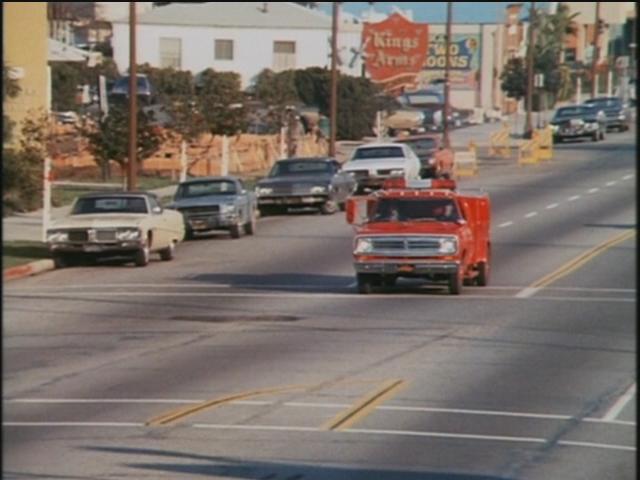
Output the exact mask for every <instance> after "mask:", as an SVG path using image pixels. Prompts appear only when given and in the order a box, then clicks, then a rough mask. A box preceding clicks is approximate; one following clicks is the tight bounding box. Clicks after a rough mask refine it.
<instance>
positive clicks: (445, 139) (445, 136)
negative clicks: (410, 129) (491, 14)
mask: <svg viewBox="0 0 640 480" xmlns="http://www.w3.org/2000/svg"><path fill="white" fill-rule="evenodd" d="M451 3H452V2H447V29H446V33H445V40H444V42H445V43H444V46H445V64H444V112H443V113H444V115H443V116H442V121H443V126H442V143H443V144H444V148H451V141H450V139H449V115H450V112H451V99H450V94H451V79H450V71H451V66H450V63H451Z"/></svg>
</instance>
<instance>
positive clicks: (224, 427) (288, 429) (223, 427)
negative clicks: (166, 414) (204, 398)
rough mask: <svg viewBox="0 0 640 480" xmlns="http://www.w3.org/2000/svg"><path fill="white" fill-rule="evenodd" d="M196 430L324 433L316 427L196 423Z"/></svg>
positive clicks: (194, 425)
mask: <svg viewBox="0 0 640 480" xmlns="http://www.w3.org/2000/svg"><path fill="white" fill-rule="evenodd" d="M192 427H194V428H211V429H218V430H267V431H276V432H323V431H325V430H321V429H320V428H314V427H279V426H275V425H215V424H208V423H194V424H193V425H192Z"/></svg>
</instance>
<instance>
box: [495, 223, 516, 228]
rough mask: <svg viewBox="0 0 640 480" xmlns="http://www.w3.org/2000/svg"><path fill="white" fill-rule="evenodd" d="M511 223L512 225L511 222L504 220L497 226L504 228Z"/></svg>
mask: <svg viewBox="0 0 640 480" xmlns="http://www.w3.org/2000/svg"><path fill="white" fill-rule="evenodd" d="M511 225H513V222H504V223H501V224H500V225H498V228H506V227H510V226H511Z"/></svg>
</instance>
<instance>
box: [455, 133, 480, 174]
mask: <svg viewBox="0 0 640 480" xmlns="http://www.w3.org/2000/svg"><path fill="white" fill-rule="evenodd" d="M477 173H478V147H477V146H476V144H475V142H473V141H471V142H469V150H468V151H459V152H455V154H454V160H453V174H454V175H455V176H456V177H465V176H470V175H476V174H477Z"/></svg>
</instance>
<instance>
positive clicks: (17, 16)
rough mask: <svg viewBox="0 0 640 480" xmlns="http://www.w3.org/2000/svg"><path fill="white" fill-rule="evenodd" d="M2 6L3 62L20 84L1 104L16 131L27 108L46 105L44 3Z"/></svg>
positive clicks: (33, 109) (28, 109) (45, 18)
mask: <svg viewBox="0 0 640 480" xmlns="http://www.w3.org/2000/svg"><path fill="white" fill-rule="evenodd" d="M2 10H3V28H2V35H3V42H2V48H3V62H4V64H5V65H6V66H8V67H12V68H13V77H14V78H16V79H17V80H18V83H19V85H20V88H21V93H20V95H19V96H18V97H17V98H14V99H9V100H7V102H6V103H5V104H4V105H3V107H4V112H5V114H7V115H8V116H9V117H10V118H11V120H13V121H14V122H16V130H15V133H16V134H17V133H18V132H19V130H20V123H21V122H22V121H23V120H24V119H25V117H27V116H28V115H29V113H30V112H31V111H37V110H43V111H46V110H47V109H48V73H47V38H48V25H47V3H46V2H29V3H28V2H3V3H2ZM14 139H15V140H16V141H17V135H14Z"/></svg>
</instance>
